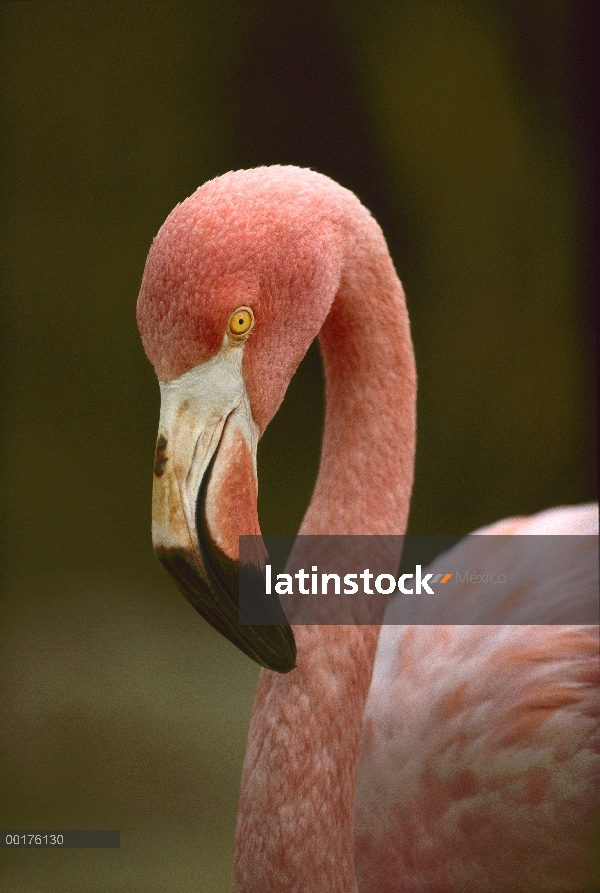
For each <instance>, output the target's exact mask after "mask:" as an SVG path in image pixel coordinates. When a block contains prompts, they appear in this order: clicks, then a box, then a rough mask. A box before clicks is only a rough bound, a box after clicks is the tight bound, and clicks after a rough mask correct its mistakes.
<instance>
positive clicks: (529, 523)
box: [137, 166, 600, 893]
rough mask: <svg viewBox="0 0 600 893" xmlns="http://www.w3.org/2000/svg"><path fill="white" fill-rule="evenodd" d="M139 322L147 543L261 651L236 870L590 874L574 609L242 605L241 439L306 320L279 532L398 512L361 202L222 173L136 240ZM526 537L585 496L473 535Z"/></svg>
mask: <svg viewBox="0 0 600 893" xmlns="http://www.w3.org/2000/svg"><path fill="white" fill-rule="evenodd" d="M137 320H138V326H139V329H140V333H141V337H142V341H143V344H144V348H145V351H146V354H147V356H148V358H149V359H150V361H151V362H152V364H153V366H154V369H155V371H156V374H157V377H158V379H159V384H160V390H161V410H160V421H159V434H158V441H157V448H156V455H155V461H154V487H153V500H152V513H153V516H152V535H153V544H154V549H155V551H156V554H157V556H158V557H159V559H160V560H161V562H162V563H163V564H164V565H165V566H166V567H167V569H168V570H169V571H170V573H171V574H172V575H173V576H174V578H175V580H176V582H177V584H178V585H179V587H180V588H181V590H182V591H183V592H184V594H185V595H186V597H187V598H188V599H189V600H190V602H191V603H192V604H193V605H194V607H196V609H197V610H199V611H200V613H201V614H203V616H204V617H205V618H206V619H207V620H208V622H209V623H211V624H212V625H213V626H214V627H215V628H216V629H217V630H219V631H220V632H221V633H222V634H223V635H225V636H226V637H227V638H228V639H230V640H231V641H232V642H233V643H234V644H236V645H237V646H238V647H239V648H240V649H241V650H243V651H244V652H245V653H246V654H247V655H249V656H250V657H251V658H252V659H253V660H255V661H256V662H258V663H259V664H260V665H261V667H262V669H261V672H260V676H259V681H258V688H257V692H256V697H255V701H254V706H253V710H252V716H251V719H250V725H249V732H248V743H247V750H246V756H245V761H244V767H243V774H242V780H241V793H240V800H239V810H238V819H237V828H236V839H235V849H234V867H233V889H234V890H235V891H244V893H284V891H298V893H300V891H306V893H308V891H310V893H320V891H344V893H356V891H358V890H361V891H378V893H388V891H389V893H391V891H400V890H402V891H415V893H416V891H446V890H457V891H458V890H460V891H463V893H465V891H489V893H494V891H517V890H523V891H525V890H527V891H550V890H553V891H554V890H556V891H580V890H587V889H590V888H591V887H592V886H593V883H594V880H593V874H592V867H591V860H590V849H591V839H592V831H593V821H594V819H593V815H594V808H595V807H596V806H597V802H598V780H599V775H600V753H599V751H600V728H599V723H598V720H599V714H600V704H599V698H598V688H597V682H598V663H597V654H598V638H597V629H596V628H595V627H594V626H554V625H546V626H531V625H529V626H525V625H523V626H512V627H502V626H451V625H446V626H439V625H438V626H428V625H423V626H411V627H407V626H395V625H385V626H383V627H381V628H380V626H379V625H376V624H369V625H354V626H352V625H350V626H303V625H293V626H289V625H288V624H287V622H286V621H285V619H283V620H282V622H281V623H280V624H279V625H278V626H274V627H272V628H270V630H269V631H268V632H267V631H266V630H265V628H261V627H252V626H242V625H240V623H239V620H238V616H237V607H236V603H235V595H236V588H235V587H236V581H237V576H236V574H237V567H238V562H239V545H238V537H239V535H240V534H254V535H259V533H260V528H259V523H258V516H257V479H256V448H257V443H258V440H259V438H260V436H261V435H262V433H263V432H264V430H265V428H266V426H267V425H268V423H269V421H270V419H271V418H272V417H273V415H274V414H275V412H276V411H277V409H278V407H279V405H280V403H281V401H282V399H283V397H284V394H285V391H286V388H287V385H288V383H289V381H290V379H291V377H292V375H293V373H294V371H295V370H296V368H297V366H298V364H299V363H300V361H301V359H302V357H303V356H304V354H305V352H306V350H307V349H308V347H309V345H310V344H311V342H312V341H313V339H314V338H315V337H316V336H317V335H318V337H319V340H320V346H321V352H322V357H323V365H324V373H325V382H326V414H325V425H324V433H323V442H322V454H321V462H320V468H319V473H318V478H317V482H316V485H315V490H314V494H313V497H312V500H311V503H310V505H309V508H308V510H307V512H306V515H305V518H304V520H303V522H302V526H301V529H300V533H301V534H402V533H404V532H405V530H406V525H407V518H408V511H409V501H410V495H411V488H412V481H413V465H414V452H415V400H416V374H415V363H414V356H413V349H412V343H411V337H410V328H409V320H408V315H407V309H406V303H405V299H404V294H403V290H402V286H401V284H400V281H399V279H398V277H397V274H396V272H395V269H394V266H393V263H392V261H391V258H390V256H389V253H388V250H387V246H386V243H385V239H384V237H383V234H382V232H381V230H380V228H379V226H378V225H377V223H376V222H375V220H374V219H373V217H372V216H371V215H370V213H369V212H368V211H367V210H366V209H365V208H364V207H363V206H362V204H361V203H360V202H359V200H358V199H357V198H356V196H354V195H353V194H352V193H351V192H350V191H348V190H346V189H344V188H342V187H341V186H339V185H338V184H336V183H335V182H333V181H332V180H330V179H329V178H327V177H325V176H323V175H321V174H318V173H316V172H313V171H310V170H304V169H300V168H296V167H291V166H273V167H262V168H257V169H253V170H247V171H236V172H230V173H228V174H225V175H224V176H221V177H218V178H216V179H214V180H212V181H210V182H208V183H205V184H204V185H203V186H202V187H200V188H199V189H198V190H197V191H196V192H195V193H194V194H193V195H192V196H191V197H190V198H188V199H187V200H186V201H184V202H183V203H182V204H179V205H178V206H177V207H176V208H175V209H174V210H173V211H172V213H171V214H170V215H169V217H168V218H167V220H166V222H165V223H164V224H163V226H162V228H161V229H160V231H159V233H158V235H157V236H156V238H155V239H154V241H153V243H152V247H151V249H150V252H149V255H148V259H147V263H146V267H145V270H144V274H143V280H142V285H141V290H140V294H139V299H138V304H137ZM290 474H293V469H291V470H290ZM527 532H529V533H543V532H551V533H597V532H598V508H597V506H580V507H565V508H560V509H553V510H551V511H550V512H546V513H542V514H540V515H537V516H534V517H532V518H528V519H509V520H508V521H505V522H500V524H499V525H496V526H493V527H491V528H488V529H487V530H484V531H482V533H484V534H485V533H527ZM490 542H491V540H490ZM459 548H460V547H459ZM261 560H262V559H261V556H260V555H258V554H257V556H256V562H257V563H258V564H260V561H261ZM596 560H597V556H596V557H594V554H593V549H592V551H591V553H590V552H589V550H588V553H587V557H584V564H585V568H584V569H583V570H581V569H580V570H581V572H580V573H579V575H578V576H577V575H576V576H577V580H576V581H573V580H567V581H566V584H565V588H566V592H565V593H564V597H566V598H567V599H568V598H569V597H571V594H572V593H571V590H572V589H573V588H574V587H577V586H578V587H579V589H580V590H581V591H582V592H583V597H584V598H588V599H589V598H591V599H593V598H594V597H595V593H594V591H593V583H592V582H591V581H592V580H593V577H594V570H595V564H596ZM590 587H591V595H590ZM547 588H548V587H547V586H546V587H545V588H544V586H541V587H539V589H540V591H539V593H538V595H537V597H538V598H544V597H545V595H544V593H546V592H547ZM386 598H387V597H385V596H381V601H382V609H383V607H385V605H384V603H385V601H386ZM392 619H393V618H392Z"/></svg>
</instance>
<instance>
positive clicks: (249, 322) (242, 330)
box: [229, 307, 254, 339]
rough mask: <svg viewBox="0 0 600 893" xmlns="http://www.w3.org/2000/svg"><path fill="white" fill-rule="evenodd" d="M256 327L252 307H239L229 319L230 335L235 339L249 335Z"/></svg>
mask: <svg viewBox="0 0 600 893" xmlns="http://www.w3.org/2000/svg"><path fill="white" fill-rule="evenodd" d="M253 325H254V314H253V313H252V310H251V309H250V307H238V309H237V310H236V311H235V313H232V314H231V316H230V317H229V334H230V335H232V336H233V338H234V339H237V338H241V337H242V336H243V335H247V334H248V332H249V331H250V329H251V328H252V326H253Z"/></svg>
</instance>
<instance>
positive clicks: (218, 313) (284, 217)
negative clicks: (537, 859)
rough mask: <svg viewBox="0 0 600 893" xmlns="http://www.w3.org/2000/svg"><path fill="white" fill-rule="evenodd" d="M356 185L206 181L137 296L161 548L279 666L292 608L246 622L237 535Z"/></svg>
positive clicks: (287, 178) (236, 635) (273, 178)
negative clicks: (154, 386)
mask: <svg viewBox="0 0 600 893" xmlns="http://www.w3.org/2000/svg"><path fill="white" fill-rule="evenodd" d="M347 195H349V193H347V192H346V190H343V189H342V188H341V187H339V186H337V184H335V183H333V181H331V180H329V179H328V178H326V177H324V176H322V175H320V174H316V173H314V172H311V171H307V170H301V169H299V168H292V167H272V168H257V169H255V170H251V171H237V172H232V173H229V174H226V175H224V176H222V177H219V178H217V179H216V180H212V181H210V182H208V183H206V184H205V185H204V186H202V187H201V188H200V189H198V190H197V191H196V192H195V193H194V194H193V195H192V196H191V197H190V198H188V199H187V200H186V201H184V202H183V203H182V204H180V205H178V206H177V207H176V208H175V209H174V210H173V211H172V213H171V214H170V215H169V217H168V218H167V220H166V221H165V223H164V225H163V226H162V228H161V229H160V231H159V233H158V235H157V236H156V238H155V239H154V242H153V244H152V247H151V249H150V252H149V255H148V259H147V262H146V267H145V270H144V275H143V280H142V285H141V290H140V295H139V298H138V303H137V321H138V326H139V330H140V333H141V336H142V341H143V344H144V348H145V350H146V353H147V355H148V357H149V359H150V361H151V362H152V364H153V366H154V368H155V371H156V373H157V376H158V379H159V383H160V390H161V410H160V421H159V430H158V440H157V445H156V454H155V460H154V487H153V499H152V538H153V545H154V549H155V552H156V554H157V556H158V558H159V559H160V561H161V562H162V563H163V564H164V565H165V566H166V568H167V570H168V571H169V572H170V573H171V574H172V575H173V577H174V578H175V581H176V582H177V584H178V586H179V588H180V589H181V590H182V591H183V593H184V595H185V596H186V598H188V600H189V601H190V602H191V603H192V604H193V606H194V607H195V608H196V609H197V610H198V611H199V612H200V613H201V614H202V615H203V616H204V617H205V618H206V620H208V622H209V623H210V624H211V625H212V626H214V627H215V628H216V629H217V630H218V631H219V632H221V633H222V634H223V635H225V636H226V637H227V638H228V639H230V640H231V641H232V642H233V643H234V644H236V645H237V646H238V647H239V648H240V649H241V650H242V651H244V652H245V653H246V654H247V655H249V656H250V657H251V658H252V659H254V660H255V661H256V662H257V663H259V664H261V665H263V666H266V667H269V668H270V669H273V670H277V671H279V672H288V671H289V670H291V669H293V667H294V666H295V656H296V648H295V641H294V635H293V632H292V630H291V628H290V627H289V625H288V623H287V621H286V619H285V616H284V615H283V612H281V614H280V615H279V616H280V622H279V623H278V625H276V626H268V627H266V626H264V627H259V626H251V625H242V624H241V623H240V621H239V613H238V568H239V547H238V538H239V536H240V535H241V534H250V535H257V534H260V527H259V523H258V514H257V493H258V489H257V477H256V449H257V444H258V440H259V437H260V436H261V434H262V432H263V431H264V429H265V427H266V425H267V424H268V422H269V420H270V419H271V418H272V416H273V415H274V414H275V412H276V410H277V408H278V407H279V405H280V403H281V401H282V399H283V396H284V394H285V390H286V388H287V385H288V383H289V381H290V379H291V377H292V375H293V373H294V371H295V369H296V368H297V366H298V364H299V362H300V360H301V359H302V357H303V356H304V354H305V352H306V350H307V349H308V347H309V345H310V343H311V342H312V340H313V339H314V338H315V336H316V335H317V333H318V332H319V330H320V328H321V326H322V324H323V322H324V320H325V318H326V316H327V314H328V312H329V308H330V306H331V303H332V301H333V298H334V296H335V293H336V291H337V289H338V286H339V282H340V275H341V272H340V270H341V250H340V241H341V235H340V232H341V230H340V226H339V223H338V221H337V220H336V219H335V213H334V214H333V218H332V207H333V208H334V209H335V207H336V205H337V206H339V205H340V202H341V203H342V204H343V202H344V201H345V200H346V199H345V196H347ZM259 542H260V541H259ZM265 554H266V553H265V551H264V549H258V548H257V551H256V555H255V556H254V559H253V562H252V563H253V565H255V566H256V568H257V569H259V570H260V568H261V566H262V565H264V559H265ZM277 608H279V606H278V605H277ZM279 610H280V608H279Z"/></svg>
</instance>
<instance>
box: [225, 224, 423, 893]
mask: <svg viewBox="0 0 600 893" xmlns="http://www.w3.org/2000/svg"><path fill="white" fill-rule="evenodd" d="M359 235H360V238H357V239H356V240H355V241H353V242H351V244H350V246H349V248H348V250H347V254H346V256H347V257H350V258H352V264H351V265H349V266H348V268H346V269H345V270H344V272H343V274H342V280H341V285H340V288H339V290H338V292H337V295H336V297H335V300H334V302H333V305H332V308H331V311H330V313H329V316H328V317H327V320H326V322H325V324H324V326H323V328H322V330H321V333H320V340H321V348H322V353H323V363H324V370H325V381H326V414H325V429H324V436H323V448H322V456H321V465H320V470H319V475H318V479H317V484H316V487H315V492H314V495H313V499H312V501H311V504H310V507H309V509H308V511H307V514H306V517H305V519H304V521H303V524H302V527H301V530H300V533H302V534H331V533H333V534H402V533H404V532H405V529H406V522H407V516H408V506H409V499H410V492H411V487H412V475H413V464H414V447H415V408H414V407H415V393H416V380H415V370H414V358H413V353H412V344H411V340H410V331H409V324H408V316H407V312H406V305H405V301H404V295H403V292H402V287H401V285H400V282H399V281H398V278H397V276H396V273H395V271H394V268H393V265H392V262H391V260H390V257H389V254H388V251H387V247H386V245H385V241H384V239H383V236H382V235H381V231H380V230H379V228H378V227H377V225H376V224H374V221H372V218H369V225H368V228H367V231H366V232H365V231H364V230H363V231H362V232H361V233H360V234H359ZM294 632H295V635H296V643H297V649H298V666H297V668H296V669H295V670H293V671H292V672H291V673H289V674H288V675H286V676H280V675H278V674H277V673H273V672H271V671H268V670H262V671H261V674H260V678H259V683H258V689H257V693H256V698H255V702H254V708H253V713H252V717H251V720H250V727H249V733H248V746H247V750H246V758H245V762H244V770H243V775H242V784H241V793H240V804H239V810H238V823H237V830H236V843H235V855H234V882H233V888H234V890H235V891H244V893H281V891H282V890H295V891H298V893H309V891H310V893H321V891H322V893H325V891H328V893H330V891H344V893H353V891H356V889H357V888H356V879H355V870H354V842H353V819H354V798H355V791H356V778H357V772H358V761H359V755H360V742H361V730H362V715H363V709H364V705H365V701H366V698H367V694H368V691H369V686H370V682H371V674H372V669H373V663H374V659H375V652H376V649H377V640H378V636H379V627H378V626H296V627H294Z"/></svg>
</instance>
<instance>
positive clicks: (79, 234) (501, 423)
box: [0, 0, 595, 893]
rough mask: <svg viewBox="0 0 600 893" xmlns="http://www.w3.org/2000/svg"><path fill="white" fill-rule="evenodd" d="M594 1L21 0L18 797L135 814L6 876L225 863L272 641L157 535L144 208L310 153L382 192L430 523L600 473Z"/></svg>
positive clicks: (280, 471) (14, 133) (12, 880)
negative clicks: (165, 563) (222, 633)
mask: <svg viewBox="0 0 600 893" xmlns="http://www.w3.org/2000/svg"><path fill="white" fill-rule="evenodd" d="M586 15H587V12H586V6H585V5H584V4H578V3H573V2H571V3H569V2H560V0H557V2H556V3H553V4H547V3H542V2H541V0H524V2H516V0H514V2H500V0H487V2H485V0H480V2H472V3H471V2H462V3H460V2H457V3H449V2H442V0H422V2H400V0H352V2H342V0H339V2H336V0H329V2H325V0H322V2H316V0H315V2H297V0H290V2H287V3H283V2H279V3H275V2H260V3H257V2H237V3H236V2H233V0H209V2H199V3H192V2H181V0H180V2H169V3H166V2H122V0H119V2H102V3H97V2H70V3H64V2H3V3H2V4H0V28H1V46H0V58H1V60H2V61H1V90H2V93H1V96H0V110H1V112H2V115H3V120H2V127H1V131H0V152H1V154H2V189H1V215H2V239H1V243H0V266H1V277H2V366H1V369H2V401H3V407H4V410H5V414H4V420H5V421H4V426H3V437H2V500H1V503H2V528H1V532H2V576H3V593H2V603H1V621H2V628H1V632H0V636H1V640H0V641H1V649H2V650H1V652H0V659H1V662H2V666H1V668H0V672H1V675H0V680H1V681H0V705H1V728H2V732H1V737H0V786H1V790H0V796H1V799H0V826H1V827H3V828H11V827H12V828H18V829H25V828H118V829H120V830H121V840H122V846H121V849H120V850H118V851H101V850H99V851H89V852H88V851H65V852H49V851H47V850H44V851H41V852H37V853H23V852H16V853H15V852H7V851H6V850H2V851H0V887H2V889H5V890H10V891H11V893H25V891H27V893H34V891H35V893H43V891H56V890H61V891H63V893H71V891H73V893H89V891H98V893H100V891H102V893H106V891H108V893H110V891H117V890H119V891H120V890H124V889H127V890H128V891H131V893H136V891H140V893H149V891H157V893H158V891H166V890H169V891H171V890H177V891H188V890H189V891H195V890H203V891H213V890H215V891H217V890H218V891H221V890H226V889H227V888H228V883H229V871H230V863H231V851H232V844H233V830H234V823H235V808H236V797H237V791H238V783H239V773H240V768H241V761H242V757H243V750H244V742H245V730H246V724H247V719H248V715H249V711H250V707H251V700H252V692H253V687H254V685H255V680H256V675H257V668H256V667H255V666H254V665H252V664H251V663H250V662H249V661H248V660H247V659H246V658H244V657H243V656H242V655H241V654H238V653H237V652H236V651H235V650H234V649H233V647H232V646H230V645H229V644H228V643H226V642H223V641H221V640H220V639H219V638H218V637H217V636H216V634H213V632H212V631H211V630H210V629H208V628H207V627H206V625H205V624H204V623H203V622H202V621H201V620H200V618H199V617H198V616H196V614H195V613H194V612H193V611H192V609H191V608H190V607H189V606H188V605H187V603H186V602H185V601H184V600H183V598H182V597H180V596H179V595H178V593H177V592H176V590H175V588H174V586H173V585H172V584H171V583H170V581H169V580H168V578H167V577H166V575H165V574H164V572H163V571H162V570H161V568H160V567H159V565H158V564H157V562H156V561H155V559H154V557H153V554H152V549H151V543H150V494H151V483H152V480H151V468H152V458H153V449H154V441H155V436H156V425H157V421H158V409H159V394H158V386H157V384H156V381H155V378H154V373H153V371H152V369H151V367H150V365H149V363H148V361H147V360H146V358H145V356H144V353H143V350H142V347H141V344H140V341H139V337H138V334H137V330H136V326H135V301H136V297H137V292H138V288H139V283H140V280H141V276H142V271H143V267H144V261H145V257H146V253H147V250H148V248H149V246H150V242H151V240H152V237H153V236H154V234H155V233H156V231H157V230H158V228H159V227H160V225H161V223H162V222H163V220H164V218H165V217H166V215H167V214H168V213H169V211H170V210H171V208H172V207H173V206H174V205H175V204H176V203H177V202H179V201H181V200H182V199H184V198H185V197H186V196H187V195H189V194H190V193H191V192H193V191H194V190H195V189H196V188H197V186H198V185H199V184H201V183H202V182H204V181H205V180H207V179H210V178H211V177H214V176H217V175H219V174H221V173H223V172H225V171H227V170H230V169H232V168H240V167H252V166H254V165H258V164H269V163H295V164H300V165H306V166H310V167H313V168H315V169H317V170H319V171H322V172H323V173H326V174H328V175H330V176H332V177H333V178H334V179H337V180H339V181H340V182H341V183H342V184H343V185H344V186H347V187H349V188H350V189H353V190H354V191H355V192H356V193H357V194H358V196H359V197H360V198H361V199H362V200H363V202H364V203H365V204H366V205H367V206H368V207H369V208H370V209H371V210H372V211H373V213H374V214H375V216H376V217H377V218H378V219H379V221H380V223H381V224H382V226H383V228H384V231H385V233H386V235H387V237H388V241H389V244H390V249H391V251H392V254H393V257H394V260H395V262H396V265H397V268H398V271H399V274H400V277H401V279H402V280H403V283H404V286H405V290H406V293H407V299H408V305H409V311H410V314H411V318H412V321H413V332H414V340H415V348H416V353H417V362H418V370H419V381H420V390H419V437H418V459H417V478H416V485H415V491H414V501H413V509H412V513H411V526H410V529H411V531H412V532H421V533H462V532H467V531H468V530H471V529H473V528H475V527H477V526H479V525H481V524H484V523H486V522H490V521H492V520H495V519H497V518H500V517H503V516H507V515H511V514H515V513H523V512H534V511H538V510H541V509H543V508H546V507H548V506H550V505H553V504H559V503H571V502H578V501H581V500H587V499H590V498H593V497H594V493H595V488H594V479H593V474H594V469H595V461H594V455H593V449H594V441H593V432H594V431H595V425H594V423H593V419H592V408H593V406H594V395H593V382H594V375H593V369H592V351H591V338H590V336H589V332H588V329H587V326H588V325H589V321H588V317H589V313H590V306H591V272H592V268H593V258H591V257H590V254H589V233H590V221H589V214H590V202H589V199H588V189H589V186H588V181H589V155H590V145H589V136H590V126H589V124H588V112H589V92H588V93H586V89H587V90H588V91H589V88H588V87H587V79H588V78H589V76H590V72H589V71H588V70H587V69H586V61H585V60H586V52H587V51H589V45H588V44H589V38H588V43H586V33H587V30H588V25H587V21H586ZM586 96H587V99H586ZM586 102H588V105H586ZM320 374H321V373H320V366H319V357H318V352H317V351H316V350H315V349H311V352H310V353H309V356H308V358H307V360H306V361H305V363H304V365H303V368H302V369H301V373H300V376H299V377H297V379H296V380H295V381H294V383H293V384H292V386H291V388H290V391H289V392H288V397H287V398H286V402H285V403H284V406H283V407H282V410H281V411H280V413H279V416H278V417H277V418H276V420H275V421H274V422H273V424H272V426H271V428H270V429H269V431H268V432H267V434H266V436H265V438H264V442H263V443H262V444H261V447H260V451H259V486H260V499H259V509H260V518H261V523H262V526H263V529H264V530H265V532H272V533H288V532H293V531H294V530H295V529H296V528H297V526H298V524H299V522H300V519H301V517H302V513H303V510H304V508H305V507H306V504H307V503H308V500H309V498H310V490H311V487H312V482H313V481H314V476H315V473H316V468H317V463H318V450H319V434H320V425H321V417H322V396H321V383H320V381H321V380H320Z"/></svg>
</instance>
